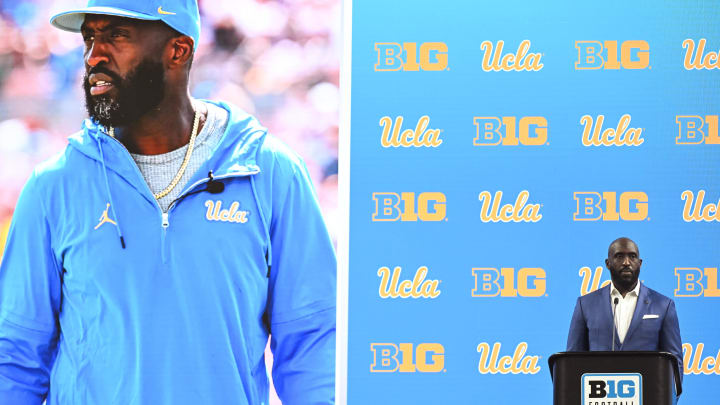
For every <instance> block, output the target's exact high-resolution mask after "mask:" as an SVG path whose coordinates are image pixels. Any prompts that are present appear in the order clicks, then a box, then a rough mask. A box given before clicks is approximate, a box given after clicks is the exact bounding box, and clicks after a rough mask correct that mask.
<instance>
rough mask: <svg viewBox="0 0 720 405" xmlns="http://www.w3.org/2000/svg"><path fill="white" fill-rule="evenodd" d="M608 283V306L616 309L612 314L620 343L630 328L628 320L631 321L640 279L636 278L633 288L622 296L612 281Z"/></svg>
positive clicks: (638, 292)
mask: <svg viewBox="0 0 720 405" xmlns="http://www.w3.org/2000/svg"><path fill="white" fill-rule="evenodd" d="M610 285H611V287H610V306H612V307H613V308H614V310H615V311H616V312H615V313H613V315H614V316H615V321H616V322H617V334H618V337H619V338H620V343H622V342H623V341H624V340H625V335H626V334H627V331H628V329H629V328H630V322H632V317H633V314H634V313H635V306H636V305H637V300H638V294H640V281H639V280H638V282H637V284H636V285H635V288H634V289H633V290H632V291H629V292H628V293H627V294H625V297H624V298H623V296H622V294H620V291H618V290H617V288H615V285H614V284H613V283H612V282H611V283H610ZM615 298H618V304H617V305H615Z"/></svg>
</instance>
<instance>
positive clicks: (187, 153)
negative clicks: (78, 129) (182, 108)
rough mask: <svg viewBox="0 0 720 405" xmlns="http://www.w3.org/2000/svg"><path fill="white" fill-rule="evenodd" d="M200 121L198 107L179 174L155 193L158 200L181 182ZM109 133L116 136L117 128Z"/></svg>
mask: <svg viewBox="0 0 720 405" xmlns="http://www.w3.org/2000/svg"><path fill="white" fill-rule="evenodd" d="M199 123H200V110H199V109H198V108H196V109H195V119H194V120H193V128H192V133H191V134H190V142H189V143H188V148H187V151H186V152H185V159H183V162H182V165H180V170H178V172H177V174H176V175H175V178H173V179H172V181H171V182H170V184H169V185H168V186H167V187H166V188H165V190H163V191H161V192H159V193H157V194H153V196H154V197H155V199H156V200H159V199H161V198H163V197H165V196H166V195H168V194H169V193H170V192H171V191H172V190H173V189H174V188H175V186H177V184H178V182H180V179H181V178H182V176H183V174H184V173H185V169H186V168H187V165H188V163H189V162H190V156H191V155H192V153H193V149H194V148H195V138H196V137H197V130H198V124H199ZM108 135H110V136H111V137H113V138H115V128H113V127H110V130H109V131H108Z"/></svg>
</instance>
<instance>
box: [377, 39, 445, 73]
mask: <svg viewBox="0 0 720 405" xmlns="http://www.w3.org/2000/svg"><path fill="white" fill-rule="evenodd" d="M375 51H376V52H377V57H378V59H377V63H376V64H375V71H376V72H391V71H399V70H404V71H413V72H416V71H419V70H427V71H440V70H445V69H447V66H448V47H447V45H446V44H445V43H443V42H425V43H422V44H420V52H418V44H417V42H403V43H402V45H401V44H399V43H396V42H377V43H375Z"/></svg>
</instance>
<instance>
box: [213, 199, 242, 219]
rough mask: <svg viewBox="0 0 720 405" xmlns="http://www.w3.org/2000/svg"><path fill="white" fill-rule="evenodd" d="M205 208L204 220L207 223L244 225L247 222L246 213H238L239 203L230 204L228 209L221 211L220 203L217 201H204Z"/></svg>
mask: <svg viewBox="0 0 720 405" xmlns="http://www.w3.org/2000/svg"><path fill="white" fill-rule="evenodd" d="M205 206H206V207H207V213H206V214H205V218H206V219H207V220H208V221H220V222H233V223H237V224H244V223H246V222H247V221H248V214H249V212H248V211H240V210H239V208H240V203H239V202H237V201H234V202H233V203H232V204H230V208H226V209H222V202H221V201H220V200H217V201H214V202H213V201H210V200H207V201H205Z"/></svg>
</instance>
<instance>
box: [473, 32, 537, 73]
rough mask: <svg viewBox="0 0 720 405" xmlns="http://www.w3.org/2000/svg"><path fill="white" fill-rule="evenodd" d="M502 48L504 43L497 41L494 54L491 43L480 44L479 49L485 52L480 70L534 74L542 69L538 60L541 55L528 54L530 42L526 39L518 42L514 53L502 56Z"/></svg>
mask: <svg viewBox="0 0 720 405" xmlns="http://www.w3.org/2000/svg"><path fill="white" fill-rule="evenodd" d="M503 46H505V41H498V42H497V45H496V46H495V52H493V43H492V42H490V41H483V42H482V43H481V44H480V49H482V50H483V51H484V52H485V55H483V60H482V70H484V71H486V72H490V71H494V72H501V71H505V72H511V71H513V70H514V71H517V72H520V71H523V70H526V71H529V72H536V71H538V70H540V69H542V68H543V64H542V62H540V58H542V55H541V54H539V53H532V52H528V51H529V50H530V40H528V39H526V40H524V41H522V42H520V45H519V46H518V49H517V52H516V53H508V54H506V55H504V56H503V54H502V52H503Z"/></svg>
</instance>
